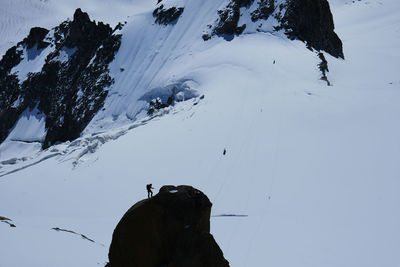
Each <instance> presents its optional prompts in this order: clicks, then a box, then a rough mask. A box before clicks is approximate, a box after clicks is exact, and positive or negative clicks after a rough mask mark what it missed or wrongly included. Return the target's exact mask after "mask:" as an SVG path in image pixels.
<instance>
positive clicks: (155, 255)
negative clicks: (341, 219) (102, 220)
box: [107, 186, 229, 267]
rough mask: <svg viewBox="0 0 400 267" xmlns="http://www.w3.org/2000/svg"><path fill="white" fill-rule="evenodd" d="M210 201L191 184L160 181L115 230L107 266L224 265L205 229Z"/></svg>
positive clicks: (220, 254)
mask: <svg viewBox="0 0 400 267" xmlns="http://www.w3.org/2000/svg"><path fill="white" fill-rule="evenodd" d="M211 206H212V204H211V202H210V200H209V199H208V198H207V196H206V195H205V194H203V193H202V192H201V191H199V190H197V189H195V188H193V187H191V186H178V187H175V186H163V187H162V188H161V189H160V191H159V193H158V194H157V195H156V196H154V197H152V198H149V199H145V200H142V201H139V202H137V203H136V204H135V205H133V206H132V207H131V208H130V209H129V210H128V211H127V212H126V213H125V215H124V216H123V217H122V219H121V220H120V222H119V223H118V225H117V227H116V228H115V230H114V233H113V238H112V242H111V245H110V251H109V254H108V257H109V263H108V265H107V266H108V267H122V266H123V267H157V266H168V267H203V266H204V267H206V266H207V267H214V266H215V267H217V266H218V267H219V266H229V263H228V261H227V260H225V259H224V257H223V253H222V251H221V249H220V248H219V246H218V244H217V243H216V242H215V240H214V238H213V236H212V235H211V234H210V213H211Z"/></svg>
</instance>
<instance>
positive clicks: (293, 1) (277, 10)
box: [202, 0, 344, 58]
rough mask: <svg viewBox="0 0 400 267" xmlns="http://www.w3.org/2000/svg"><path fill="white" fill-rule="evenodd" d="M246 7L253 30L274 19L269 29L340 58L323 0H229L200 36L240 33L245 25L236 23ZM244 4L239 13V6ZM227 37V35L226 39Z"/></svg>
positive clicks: (338, 44)
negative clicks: (214, 20)
mask: <svg viewBox="0 0 400 267" xmlns="http://www.w3.org/2000/svg"><path fill="white" fill-rule="evenodd" d="M250 6H255V9H254V10H253V11H252V12H251V13H249V14H248V15H249V16H250V18H251V21H252V22H253V23H257V25H258V28H257V31H262V30H261V26H262V24H263V23H262V22H259V21H267V20H269V19H274V20H276V21H277V22H278V23H277V26H275V27H274V28H273V29H270V30H271V31H272V30H274V31H280V30H284V31H285V34H286V35H287V36H288V38H290V39H299V40H301V41H303V42H305V43H306V44H307V46H308V47H309V48H313V49H315V50H317V51H321V50H324V51H326V52H328V53H329V54H331V55H332V56H334V57H337V58H344V54H343V45H342V42H341V40H340V38H339V37H338V36H337V34H336V33H335V32H334V28H335V27H334V23H333V16H332V13H331V10H330V6H329V3H328V1H327V0H318V1H317V0H286V1H284V2H281V3H278V1H277V0H259V1H257V2H256V3H254V0H231V1H230V2H229V3H228V5H227V6H226V7H225V8H224V9H222V10H218V16H219V18H218V19H217V20H216V22H215V23H214V24H213V25H209V26H208V27H209V32H208V33H205V34H203V36H202V37H203V39H204V40H205V41H206V40H209V39H210V38H212V36H214V35H217V36H220V37H224V38H225V39H231V38H233V37H234V36H235V35H239V34H241V33H242V32H243V31H244V30H245V28H246V25H245V24H243V25H239V19H240V17H241V16H242V15H244V13H246V12H250V11H249V10H250V9H249V8H248V7H250ZM243 7H246V9H244V11H243V12H241V8H243ZM227 37H230V38H227Z"/></svg>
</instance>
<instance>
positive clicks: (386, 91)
mask: <svg viewBox="0 0 400 267" xmlns="http://www.w3.org/2000/svg"><path fill="white" fill-rule="evenodd" d="M2 1H4V0H2ZM121 1H122V0H121ZM21 2H22V1H21ZM27 2H29V3H33V1H27ZM39 2H40V1H39ZM49 2H50V3H51V1H48V2H46V1H44V2H40V3H39V4H40V5H44V6H47V5H48V4H49ZM59 2H60V4H59V5H60V6H63V5H67V2H66V1H65V3H64V1H59ZM70 2H71V1H70ZM72 2H74V1H72ZM90 2H91V1H88V4H87V5H88V6H90V4H89V3H90ZM144 2H145V1H137V3H134V2H133V1H132V2H130V1H125V4H131V5H132V10H134V9H135V8H133V7H134V6H135V4H137V5H138V6H139V8H138V10H141V12H138V13H136V14H132V16H131V17H130V19H129V20H128V23H127V24H126V25H125V27H124V28H123V30H122V33H123V39H122V46H121V49H120V51H119V52H118V54H117V55H116V59H115V60H114V62H113V63H112V66H111V72H112V74H113V76H114V78H115V81H116V83H115V84H114V85H113V86H112V87H111V88H110V93H109V97H108V98H107V100H106V104H105V110H104V111H101V112H99V113H98V114H97V115H96V117H95V119H94V120H93V122H92V123H91V124H90V125H89V127H88V128H87V129H86V131H85V133H84V135H83V136H82V137H81V138H79V139H77V140H75V141H73V142H66V143H62V144H58V145H56V146H53V147H51V148H49V149H47V150H45V151H42V152H38V151H34V150H30V154H29V155H28V156H24V157H22V156H18V155H16V154H18V153H17V152H18V151H19V150H18V149H17V150H15V151H13V150H12V149H11V150H10V149H9V150H6V151H8V152H6V154H7V155H4V154H3V155H2V156H1V158H2V160H3V161H2V162H0V216H4V217H7V218H10V219H11V220H12V223H14V224H15V225H16V227H15V228H11V227H9V225H8V224H5V223H2V222H0V237H1V240H2V242H1V243H0V259H1V261H0V266H1V267H3V266H4V267H9V266H11V267H12V266H18V267H19V266H59V267H62V266H99V265H100V266H104V264H105V262H106V261H107V253H108V248H109V245H110V242H111V237H112V232H113V230H114V228H115V226H116V224H117V223H118V221H119V219H120V218H121V217H122V215H123V214H124V213H125V211H126V210H127V209H128V208H129V207H130V206H131V205H133V204H134V203H135V202H136V201H139V200H141V199H143V198H145V197H146V190H145V185H146V184H148V183H149V182H151V183H152V184H153V186H154V187H156V189H159V187H161V186H162V185H166V184H174V185H180V184H189V185H192V186H194V187H196V188H198V189H200V190H201V191H203V192H204V193H205V194H207V195H208V196H209V198H210V200H211V201H212V202H213V208H212V215H221V214H231V215H235V214H236V215H247V216H240V217H239V216H237V217H236V216H215V217H212V218H211V232H212V234H213V235H214V237H215V239H216V241H217V242H218V244H219V245H220V247H221V249H222V251H223V252H224V255H225V257H226V259H227V260H228V261H229V262H230V265H231V266H234V267H243V266H249V267H253V266H275V267H291V266H300V267H302V266H304V267H309V266H318V267H320V266H323V267H325V266H327V267H328V266H329V267H330V266H332V267H337V266H343V267H354V266H360V267H361V266H362V267H376V266H382V267H396V266H400V253H398V252H399V251H400V231H398V227H399V225H400V214H399V213H398V207H399V205H400V194H399V193H398V191H399V190H398V189H399V188H400V180H399V179H400V177H399V174H400V164H399V158H400V138H399V136H400V126H399V125H400V118H399V114H400V105H399V104H398V103H399V99H400V76H399V72H398V62H399V61H400V53H399V51H398V47H400V20H399V17H400V14H399V13H400V3H399V2H398V1H397V0H384V1H375V0H369V1H354V3H353V1H346V0H340V1H335V2H333V1H332V2H331V8H332V12H333V15H334V19H335V25H336V32H337V33H338V35H339V36H340V37H341V39H342V40H343V44H344V53H345V57H346V59H345V60H338V59H335V58H333V57H330V56H329V55H325V56H326V57H327V60H328V63H329V69H330V72H329V73H328V79H329V80H330V81H331V83H332V84H333V86H329V87H328V86H327V85H326V83H325V82H323V81H320V80H319V77H320V73H319V71H318V68H317V64H318V63H319V59H318V56H317V54H316V53H315V52H312V51H310V50H308V49H306V48H305V45H304V44H303V43H301V42H299V41H289V40H287V39H286V38H283V37H282V36H281V35H273V34H271V33H251V32H249V33H248V34H245V35H242V36H239V37H236V38H234V39H233V40H232V41H230V42H228V41H225V40H223V39H222V38H213V39H211V40H209V41H207V42H204V41H203V40H202V39H201V34H202V33H203V31H204V30H205V29H206V26H207V24H209V23H212V22H213V21H215V19H216V18H217V14H216V10H217V9H219V8H221V7H224V6H225V5H226V3H227V1H224V0H207V1H194V0H186V1H180V3H182V5H183V6H184V7H185V11H184V13H183V14H182V17H181V18H180V19H179V21H178V22H177V23H176V24H175V25H174V26H172V25H169V26H160V25H157V24H154V18H153V17H152V15H151V12H152V10H153V8H154V6H155V5H154V3H153V4H152V5H151V8H147V9H146V7H147V4H144ZM7 3H8V2H7ZM57 3H58V2H57ZM85 3H86V2H85ZM99 3H102V2H101V1H99ZM104 3H105V2H104ZM102 5H103V4H98V6H96V8H98V9H100V7H99V6H102ZM115 5H116V6H117V4H115ZM4 6H6V7H7V8H8V9H9V10H13V8H12V6H11V5H4ZM49 6H50V5H49ZM54 6H58V4H54ZM54 6H53V7H54ZM106 6H107V4H104V7H106ZM26 8H27V9H28V8H30V7H28V6H27V7H26ZM33 10H34V9H33ZM83 10H84V11H85V9H84V8H83ZM2 12H3V11H2ZM10 12H11V11H10ZM14 12H20V11H18V10H17V9H15V10H14ZM27 13H28V12H27ZM139 13H140V14H139ZM123 14H125V13H123ZM68 15H69V16H70V14H68ZM89 15H91V14H90V12H89ZM104 16H106V14H104ZM111 16H115V14H114V15H110V17H111ZM34 22H36V21H30V22H29V20H24V23H27V25H28V23H34ZM29 25H30V24H29ZM32 26H33V25H32ZM9 29H10V31H11V29H12V27H10V28H9ZM5 33H9V30H3V31H2V32H0V35H1V37H3V35H4V38H2V39H4V40H8V41H7V42H13V40H12V39H11V38H10V37H8V36H9V35H7V34H5ZM274 60H275V62H276V63H275V64H273V61H274ZM121 68H123V69H124V71H121ZM183 84H184V85H185V86H186V87H185V88H189V89H193V90H194V91H196V92H197V96H195V97H194V98H193V99H190V100H188V101H184V102H180V103H178V104H177V105H175V106H174V107H169V108H167V109H165V110H163V111H161V112H160V113H157V114H156V115H155V116H153V117H152V118H149V117H148V116H145V114H144V113H143V108H144V105H145V101H144V100H142V98H143V96H146V95H148V94H150V95H151V94H154V95H157V94H159V93H161V92H162V91H163V88H164V89H165V88H170V87H171V86H178V85H179V86H181V85H183ZM189 89H187V90H189ZM189 91H190V90H189ZM203 94H204V99H200V97H199V96H200V95H203ZM20 121H21V120H20ZM37 121H40V120H37ZM35 125H38V124H35ZM15 129H16V128H14V130H15ZM23 129H25V131H28V130H30V129H31V128H30V127H28V128H26V127H23ZM32 129H33V128H32ZM17 132H18V135H20V134H21V133H20V131H17ZM17 132H15V134H17ZM35 132H40V131H35ZM38 137H39V135H38ZM224 149H226V155H223V151H224ZM8 153H9V154H8ZM4 159H5V160H4ZM53 227H59V228H63V229H68V230H73V231H75V232H77V233H79V234H84V235H85V236H87V237H89V238H91V239H93V240H94V241H95V243H92V242H89V241H88V240H85V239H82V238H80V237H79V236H77V235H72V234H70V233H65V232H56V231H54V230H51V229H52V228H53Z"/></svg>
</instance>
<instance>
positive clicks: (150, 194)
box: [146, 184, 154, 198]
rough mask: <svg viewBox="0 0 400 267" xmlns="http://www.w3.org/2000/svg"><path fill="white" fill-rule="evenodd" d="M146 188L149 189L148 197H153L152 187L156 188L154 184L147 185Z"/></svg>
mask: <svg viewBox="0 0 400 267" xmlns="http://www.w3.org/2000/svg"><path fill="white" fill-rule="evenodd" d="M146 189H147V198H151V197H153V191H151V189H154V188H153V186H152V184H148V185H146Z"/></svg>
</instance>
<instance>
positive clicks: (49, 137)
mask: <svg viewBox="0 0 400 267" xmlns="http://www.w3.org/2000/svg"><path fill="white" fill-rule="evenodd" d="M119 46H120V35H117V34H114V31H113V29H112V28H110V26H109V25H105V24H103V23H101V22H99V23H96V22H94V21H91V20H90V18H89V16H88V14H87V13H85V12H82V10H80V9H77V10H76V11H75V14H74V17H73V20H72V21H69V20H67V21H65V22H63V23H61V24H60V25H59V26H58V27H56V28H54V29H52V30H51V31H48V30H46V29H42V28H33V29H32V30H31V31H30V34H29V36H28V37H27V38H25V39H24V40H23V41H22V42H20V43H18V44H17V45H16V46H15V47H12V48H11V49H9V50H8V51H7V53H6V54H5V55H4V56H3V58H2V60H1V61H0V125H1V131H0V142H2V141H3V140H4V139H5V138H6V137H7V135H8V133H9V131H10V129H11V127H13V125H14V124H15V123H16V121H17V120H18V118H19V116H20V115H21V113H22V112H23V111H24V110H26V109H27V108H30V109H33V108H35V107H37V108H38V109H39V111H40V112H42V113H43V114H45V115H46V129H47V133H46V137H45V140H44V142H43V147H44V148H46V147H48V146H50V145H52V144H54V143H57V142H63V141H67V140H73V139H75V138H77V137H79V135H80V133H81V132H82V130H83V129H84V128H85V127H86V125H87V124H88V123H89V122H90V120H91V119H92V118H93V116H94V114H95V113H96V112H97V111H98V110H99V109H100V108H101V107H102V106H103V102H104V99H105V98H106V96H107V89H106V88H107V87H108V86H110V85H111V84H112V83H113V79H112V78H111V77H110V75H109V69H108V65H109V63H110V62H111V61H112V60H113V59H114V54H115V52H116V51H117V50H118V49H119Z"/></svg>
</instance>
